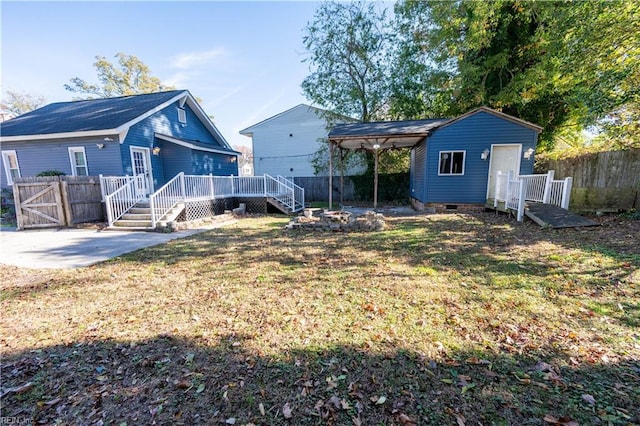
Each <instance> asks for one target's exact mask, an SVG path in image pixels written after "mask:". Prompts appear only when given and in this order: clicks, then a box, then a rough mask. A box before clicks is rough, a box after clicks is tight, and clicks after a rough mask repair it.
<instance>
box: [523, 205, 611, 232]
mask: <svg viewBox="0 0 640 426" xmlns="http://www.w3.org/2000/svg"><path fill="white" fill-rule="evenodd" d="M524 214H525V215H526V216H527V217H528V218H530V219H531V220H533V221H534V222H535V223H537V224H538V225H540V226H542V227H545V228H575V227H578V226H596V225H599V223H598V222H595V221H593V220H591V219H587V218H586V217H582V216H580V215H577V214H575V213H571V212H570V211H568V210H565V209H563V208H560V207H558V206H554V205H552V204H542V203H533V202H527V203H526V205H525V209H524Z"/></svg>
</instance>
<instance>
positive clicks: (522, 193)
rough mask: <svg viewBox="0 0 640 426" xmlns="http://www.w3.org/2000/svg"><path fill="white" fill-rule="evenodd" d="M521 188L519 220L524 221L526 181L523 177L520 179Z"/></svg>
mask: <svg viewBox="0 0 640 426" xmlns="http://www.w3.org/2000/svg"><path fill="white" fill-rule="evenodd" d="M518 183H520V188H519V190H518V222H522V219H523V218H524V189H525V188H524V182H523V181H522V179H520V180H519V181H518Z"/></svg>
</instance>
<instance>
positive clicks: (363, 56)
mask: <svg viewBox="0 0 640 426" xmlns="http://www.w3.org/2000/svg"><path fill="white" fill-rule="evenodd" d="M314 18H315V19H314V21H313V22H311V23H309V24H308V26H307V28H306V34H305V35H304V37H303V42H304V46H305V49H306V51H307V53H308V55H309V56H308V57H307V58H306V59H305V61H306V62H308V63H309V66H310V70H311V74H310V75H309V76H307V77H306V78H305V79H304V81H303V82H302V90H303V92H304V94H305V95H306V96H307V98H308V99H310V100H312V101H314V102H315V103H317V104H319V105H323V106H324V107H326V108H327V109H330V110H332V111H333V112H335V113H337V114H342V115H345V116H350V117H358V119H359V120H360V121H362V122H368V121H371V120H372V119H375V118H376V117H381V116H382V115H383V114H384V107H385V105H386V101H387V94H388V86H389V84H388V75H389V67H388V61H387V55H388V53H389V37H388V34H387V27H386V22H387V21H386V18H385V11H384V10H382V11H380V10H379V9H378V5H377V4H375V3H366V2H350V3H338V2H326V3H322V4H321V5H320V6H319V8H318V9H317V11H316V13H315V17H314Z"/></svg>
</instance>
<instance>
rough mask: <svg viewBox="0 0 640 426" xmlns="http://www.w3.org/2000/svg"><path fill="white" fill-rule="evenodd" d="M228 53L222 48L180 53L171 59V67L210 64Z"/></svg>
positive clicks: (181, 67)
mask: <svg viewBox="0 0 640 426" xmlns="http://www.w3.org/2000/svg"><path fill="white" fill-rule="evenodd" d="M225 55H226V52H225V50H224V49H222V48H217V49H211V50H205V51H200V52H185V53H179V54H178V55H176V56H174V57H173V58H172V60H171V67H172V68H178V69H190V68H193V67H197V66H202V65H205V64H208V63H210V62H212V61H214V60H215V59H218V58H221V57H223V56H225Z"/></svg>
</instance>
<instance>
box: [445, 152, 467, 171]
mask: <svg viewBox="0 0 640 426" xmlns="http://www.w3.org/2000/svg"><path fill="white" fill-rule="evenodd" d="M465 154H466V152H465V151H440V164H439V166H438V175H463V174H464V158H465Z"/></svg>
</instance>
